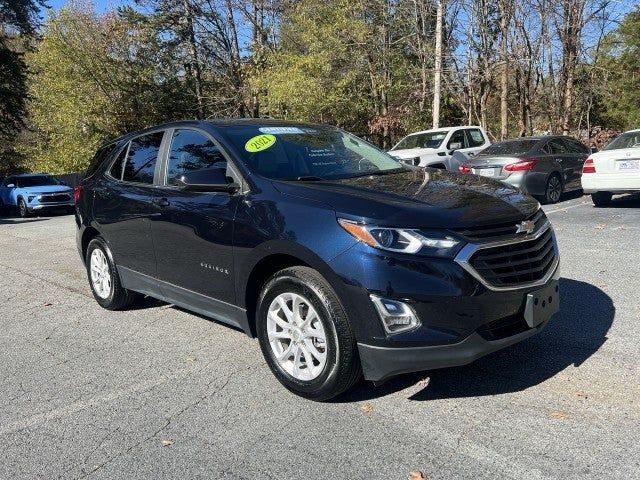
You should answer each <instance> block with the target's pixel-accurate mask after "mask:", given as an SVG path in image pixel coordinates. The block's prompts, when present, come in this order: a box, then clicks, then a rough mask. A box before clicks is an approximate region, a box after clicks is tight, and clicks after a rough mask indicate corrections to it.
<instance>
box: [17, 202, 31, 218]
mask: <svg viewBox="0 0 640 480" xmlns="http://www.w3.org/2000/svg"><path fill="white" fill-rule="evenodd" d="M18 213H19V214H20V217H22V218H27V217H28V216H29V209H28V208H27V202H25V201H24V198H20V199H18Z"/></svg>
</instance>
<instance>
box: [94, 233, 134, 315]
mask: <svg viewBox="0 0 640 480" xmlns="http://www.w3.org/2000/svg"><path fill="white" fill-rule="evenodd" d="M85 263H86V268H87V277H88V278H89V285H90V286H91V292H92V293H93V297H94V298H95V299H96V301H97V302H98V303H99V304H100V306H101V307H103V308H106V309H107V310H121V309H123V308H126V307H128V306H129V305H131V303H133V302H134V301H135V299H136V298H137V296H138V295H137V294H136V293H135V292H132V291H130V290H127V289H126V288H124V287H123V286H122V284H121V283H120V276H119V274H118V269H117V267H116V264H115V262H114V261H113V257H112V255H111V252H110V251H109V247H107V244H106V242H105V241H104V240H103V239H102V238H101V237H96V238H94V239H93V240H91V242H90V243H89V246H88V247H87V256H86V258H85Z"/></svg>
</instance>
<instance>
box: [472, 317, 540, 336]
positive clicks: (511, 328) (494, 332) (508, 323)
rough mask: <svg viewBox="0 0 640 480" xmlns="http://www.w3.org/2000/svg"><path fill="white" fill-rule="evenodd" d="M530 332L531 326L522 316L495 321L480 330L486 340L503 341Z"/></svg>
mask: <svg viewBox="0 0 640 480" xmlns="http://www.w3.org/2000/svg"><path fill="white" fill-rule="evenodd" d="M527 330H529V325H527V322H526V321H525V320H524V318H522V314H519V313H518V314H516V315H511V316H509V317H506V318H501V319H499V320H494V321H493V322H489V323H487V324H485V325H482V326H481V327H480V328H479V329H478V333H479V334H480V335H481V336H482V338H484V339H485V340H502V339H503V338H507V337H512V336H514V335H517V334H519V333H522V332H526V331H527Z"/></svg>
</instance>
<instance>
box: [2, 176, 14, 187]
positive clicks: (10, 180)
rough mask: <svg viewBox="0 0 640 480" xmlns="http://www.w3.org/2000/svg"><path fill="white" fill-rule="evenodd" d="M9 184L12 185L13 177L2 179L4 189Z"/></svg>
mask: <svg viewBox="0 0 640 480" xmlns="http://www.w3.org/2000/svg"><path fill="white" fill-rule="evenodd" d="M10 183H14V182H13V177H7V178H5V179H4V182H2V186H3V187H6V186H7V185H9V184H10Z"/></svg>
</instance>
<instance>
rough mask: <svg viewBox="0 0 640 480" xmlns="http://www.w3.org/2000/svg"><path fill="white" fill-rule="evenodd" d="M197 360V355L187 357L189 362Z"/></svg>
mask: <svg viewBox="0 0 640 480" xmlns="http://www.w3.org/2000/svg"><path fill="white" fill-rule="evenodd" d="M197 360H198V359H197V358H196V357H187V362H196V361H197Z"/></svg>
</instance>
